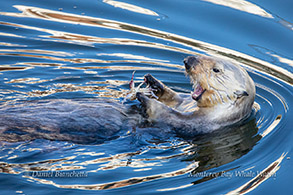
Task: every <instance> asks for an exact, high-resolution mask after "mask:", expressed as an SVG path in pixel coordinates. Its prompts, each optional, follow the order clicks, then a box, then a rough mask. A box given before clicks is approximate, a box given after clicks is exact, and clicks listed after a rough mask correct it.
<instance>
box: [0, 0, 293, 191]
mask: <svg viewBox="0 0 293 195" xmlns="http://www.w3.org/2000/svg"><path fill="white" fill-rule="evenodd" d="M85 2H87V3H88V4H86V3H79V4H77V5H75V4H74V5H73V3H72V2H70V3H68V2H62V3H60V2H59V3H58V4H57V3H56V2H55V1H53V0H52V5H51V6H49V5H47V6H46V5H42V4H40V3H37V2H34V3H30V4H29V3H28V4H20V3H19V4H17V5H12V3H8V2H6V3H5V6H4V7H3V8H2V9H1V12H0V27H1V29H2V30H1V32H0V58H1V64H0V77H1V79H0V100H1V107H2V108H3V107H5V106H6V105H13V104H16V105H17V104H18V103H19V102H21V103H24V102H25V101H30V100H36V101H39V100H45V99H87V98H93V99H102V98H107V99H112V100H115V101H117V102H119V101H122V100H123V98H124V96H125V92H126V91H127V90H128V82H129V80H130V77H131V75H132V72H133V71H136V74H135V82H136V83H140V82H141V81H142V79H143V75H144V74H146V73H151V74H153V75H154V76H155V77H156V78H158V79H159V80H161V81H163V82H164V83H165V84H166V85H167V86H170V87H171V88H172V89H174V90H175V91H178V92H186V93H190V90H191V85H190V83H189V80H188V78H186V77H185V75H184V66H183V64H182V60H183V59H184V58H185V57H186V56H188V55H193V54H204V55H211V56H216V57H221V58H226V59H227V60H231V61H233V62H235V63H239V64H240V65H241V66H243V67H244V68H246V70H247V71H248V72H249V74H250V76H251V77H252V78H253V80H254V81H255V83H256V93H257V95H256V99H255V110H254V112H253V114H252V116H251V117H250V118H249V119H248V120H247V121H246V123H245V124H243V125H240V126H236V127H231V128H225V129H222V130H220V131H216V132H213V133H211V134H207V135H202V136H198V137H194V138H192V139H191V138H188V139H186V138H183V137H178V136H176V135H174V134H172V132H170V131H167V130H166V127H154V128H149V127H137V129H124V131H123V132H121V133H120V134H119V135H117V137H115V138H113V139H111V140H104V141H103V142H99V144H96V143H93V142H91V143H78V144H76V143H75V142H73V143H72V142H70V141H60V140H58V139H52V137H54V136H52V135H50V139H49V138H48V139H35V140H30V141H23V142H10V141H9V140H8V141H7V142H6V141H3V142H1V146H2V147H1V149H0V172H1V174H0V180H1V184H0V186H1V188H3V189H4V188H5V187H6V186H8V185H9V186H11V185H12V184H13V185H14V186H15V188H13V189H12V190H11V189H8V190H7V191H5V190H3V192H4V193H6V194H7V193H12V192H13V193H15V192H16V193H22V194H30V193H31V194H38V193H41V192H43V191H44V190H50V191H52V192H53V193H62V192H70V193H80V192H81V191H80V190H83V191H82V193H98V192H102V193H109V194H111V193H130V194H131V193H132V194H140V193H144V194H146V193H162V192H166V193H169V192H176V193H177V192H180V193H185V194H186V193H195V192H196V193H198V194H207V193H208V194H211V193H212V194H226V193H227V194H235V193H236V194H245V193H248V192H251V191H254V192H256V193H263V192H268V191H270V190H272V189H270V186H269V185H281V186H282V185H283V188H282V189H283V191H282V189H281V190H280V191H281V192H285V190H287V189H288V188H289V186H288V185H287V183H286V182H285V181H287V180H290V178H289V176H288V173H287V172H288V170H290V166H289V164H290V157H291V155H292V144H291V143H292V136H293V134H292V132H291V129H292V125H293V123H292V118H293V114H292V111H290V109H292V106H293V102H292V95H293V90H292V84H293V74H292V61H293V60H292V59H290V58H289V57H288V53H289V50H290V46H287V45H286V46H285V44H282V43H283V42H282V41H284V42H289V41H290V40H292V39H290V36H291V34H290V33H292V28H291V27H290V23H289V22H287V21H286V20H285V19H284V18H281V17H279V16H278V15H277V14H274V13H273V12H271V11H269V10H266V9H265V7H264V6H258V5H256V4H253V3H252V2H247V1H245V0H242V1H239V2H236V1H225V2H224V1H212V0H204V1H198V2H184V3H182V4H181V5H180V6H182V11H181V10H180V14H179V15H178V14H177V13H176V14H175V12H177V10H178V8H177V6H178V5H177V3H174V2H175V1H170V4H168V6H167V7H164V6H162V5H161V6H158V5H159V4H160V3H158V2H154V3H153V4H150V3H148V2H146V1H145V2H134V1H126V2H120V1H112V0H103V1H102V0H100V1H97V2H95V3H96V4H94V3H93V2H89V1H85ZM215 6H216V7H215ZM221 6H222V7H221ZM191 8H192V9H195V11H193V10H191ZM251 8H253V9H251ZM226 9H227V10H228V11H227V10H226ZM175 10H176V11H175ZM224 12H225V14H224ZM235 12H237V14H236V13H235ZM193 14H199V15H196V16H198V17H194V15H193ZM213 14H216V15H218V16H219V15H221V18H223V20H222V19H221V20H219V21H218V20H216V19H215V18H217V17H215V18H213ZM226 14H227V15H226ZM199 16H202V17H203V18H201V19H199V18H200V17H199ZM226 16H227V17H226ZM228 16H229V17H228ZM224 18H226V19H224ZM228 18H235V20H236V21H237V22H235V23H233V24H234V27H231V26H233V25H230V23H229V22H232V21H229V20H228ZM255 21H258V22H259V23H260V24H261V25H260V26H259V27H257V29H256V30H259V31H261V30H262V31H265V29H267V28H268V26H269V27H271V28H270V29H271V30H272V32H267V34H266V36H267V37H266V38H267V39H270V40H274V39H271V37H270V35H271V36H273V35H275V34H274V33H276V34H277V33H283V39H282V38H280V40H279V41H280V42H278V43H275V42H274V41H271V42H270V43H269V44H271V45H272V47H271V48H270V47H269V46H270V45H269V44H267V40H266V39H264V38H263V36H256V35H255V36H256V37H252V38H251V37H250V36H251V35H250V31H249V32H248V31H246V30H245V29H242V27H238V26H237V25H238V22H239V23H242V24H243V25H244V24H248V25H251V26H253V27H255V26H257V25H256V24H255V23H254V22H255ZM190 23H192V25H190ZM280 24H281V25H280ZM217 25H220V27H218V26H217ZM267 25H268V26H267ZM227 26H228V27H229V28H232V30H231V29H228V30H227V29H225V27H226V28H227ZM284 27H285V28H284ZM210 29H212V30H210ZM213 30H215V32H212V31H213ZM233 30H234V31H233ZM231 32H233V33H232V34H230V33H231ZM222 33H223V34H222ZM225 33H226V34H225ZM270 33H272V34H270ZM235 34H237V36H236V35H235ZM288 34H290V36H289V35H288ZM232 35H233V36H232ZM217 36H219V37H217ZM229 36H230V37H229ZM215 37H216V38H217V39H219V40H221V39H223V40H222V41H219V42H218V41H216V40H215ZM226 37H228V38H226ZM230 38H231V41H229V40H230ZM233 41H234V42H235V44H236V45H234V43H232V42H233ZM241 42H244V43H245V45H241ZM280 45H281V46H280ZM277 46H279V47H280V48H278V47H277ZM133 104H134V106H135V105H137V102H134V103H133ZM36 120H38V119H36ZM0 129H1V127H0ZM92 139H93V138H90V139H89V140H92ZM291 170H292V169H291ZM291 178H292V177H291ZM275 180H276V183H277V184H274V183H273V182H274V181H275ZM16 181H17V182H16ZM15 183H17V184H15ZM23 183H25V185H23ZM280 183H281V184H280ZM274 192H275V191H274Z"/></svg>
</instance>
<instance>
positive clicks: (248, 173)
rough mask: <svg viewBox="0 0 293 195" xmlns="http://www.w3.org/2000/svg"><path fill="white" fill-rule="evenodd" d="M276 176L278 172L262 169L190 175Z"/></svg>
mask: <svg viewBox="0 0 293 195" xmlns="http://www.w3.org/2000/svg"><path fill="white" fill-rule="evenodd" d="M256 176H258V177H276V173H275V172H274V173H268V172H260V171H234V172H225V171H223V172H200V173H195V174H190V175H189V177H212V178H213V177H227V178H232V177H256Z"/></svg>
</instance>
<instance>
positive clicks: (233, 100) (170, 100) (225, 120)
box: [136, 56, 255, 133]
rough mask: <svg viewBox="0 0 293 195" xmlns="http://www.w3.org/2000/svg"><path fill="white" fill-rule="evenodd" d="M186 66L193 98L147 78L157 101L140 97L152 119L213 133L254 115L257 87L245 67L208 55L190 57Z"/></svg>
mask: <svg viewBox="0 0 293 195" xmlns="http://www.w3.org/2000/svg"><path fill="white" fill-rule="evenodd" d="M184 64H185V70H186V74H187V75H188V76H189V77H190V78H191V82H192V84H193V88H194V91H193V92H192V94H191V95H190V94H180V93H176V92H175V91H173V90H171V89H170V88H168V87H167V86H165V85H164V84H163V83H162V82H160V81H158V80H157V79H155V78H154V77H153V76H152V75H150V74H147V75H146V76H145V77H144V79H145V83H146V84H147V85H148V88H149V89H150V91H153V93H154V94H155V97H156V98H150V97H151V96H150V97H147V96H146V95H145V94H143V93H137V95H136V96H137V99H138V100H139V101H140V102H141V104H142V105H143V107H144V108H145V112H146V113H147V115H148V117H149V120H151V121H160V122H163V123H166V124H169V125H171V126H172V127H174V128H176V129H180V131H187V133H191V131H196V132H210V131H213V130H215V129H218V128H220V127H223V126H227V125H231V124H235V123H237V122H239V121H241V120H243V119H245V118H247V117H248V116H249V115H250V113H251V111H252V106H253V103H254V98H255V85H254V82H253V80H252V79H251V78H250V76H249V75H248V73H247V72H246V70H245V69H244V68H242V67H241V66H239V65H237V64H233V63H232V62H229V61H225V60H222V59H217V58H213V57H207V56H190V57H187V58H185V59H184ZM185 133H186V132H185Z"/></svg>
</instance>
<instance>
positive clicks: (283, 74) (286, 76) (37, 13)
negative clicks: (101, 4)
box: [0, 5, 293, 84]
mask: <svg viewBox="0 0 293 195" xmlns="http://www.w3.org/2000/svg"><path fill="white" fill-rule="evenodd" d="M14 7H15V8H17V9H19V10H20V11H22V13H8V12H0V14H1V15H5V16H13V17H31V18H39V19H44V20H50V21H57V22H66V23H71V24H80V25H89V26H96V27H103V28H109V29H118V30H123V31H129V32H135V33H139V34H143V35H148V36H152V37H156V38H160V39H164V40H170V41H172V42H176V43H180V44H182V45H187V46H189V47H191V48H193V49H196V50H199V51H205V52H206V53H209V54H213V55H216V54H220V56H221V57H223V56H228V57H229V58H230V59H233V60H236V62H241V63H244V64H246V65H248V66H250V67H251V68H255V69H258V70H261V71H262V72H267V73H268V74H272V75H274V76H276V77H277V78H280V79H282V80H285V81H287V82H289V83H290V84H293V75H292V73H291V72H289V71H287V70H285V69H283V68H281V67H278V66H275V65H273V64H270V63H267V62H264V61H262V60H259V59H256V58H253V57H251V56H248V55H245V54H241V53H239V52H236V51H233V50H230V49H226V48H221V47H219V46H215V45H211V44H208V43H204V42H201V41H198V40H193V39H190V38H187V37H182V36H178V35H175V34H171V33H167V32H163V31H159V30H154V29H149V28H146V27H142V26H137V25H133V24H127V23H122V22H117V21H112V20H106V19H102V18H93V17H87V16H80V15H75V14H69V13H64V12H57V11H52V10H47V9H42V8H37V7H28V6H21V5H16V6H14ZM167 49H168V48H167ZM176 50H177V51H181V50H180V49H179V50H178V49H176ZM185 53H189V54H195V53H193V52H185ZM85 61H86V60H85ZM85 61H84V62H85Z"/></svg>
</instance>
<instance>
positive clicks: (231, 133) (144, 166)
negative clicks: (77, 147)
mask: <svg viewBox="0 0 293 195" xmlns="http://www.w3.org/2000/svg"><path fill="white" fill-rule="evenodd" d="M223 132H224V133H223ZM257 133H258V128H257V127H256V123H255V120H250V121H249V122H248V123H246V124H245V125H242V126H236V127H231V128H227V129H225V130H221V132H220V131H219V132H215V133H212V134H209V135H202V136H200V137H196V138H195V139H193V140H190V141H188V140H186V141H182V142H179V143H178V144H177V145H172V146H171V147H161V146H159V145H158V146H156V145H154V146H150V147H147V148H145V149H144V150H140V151H136V152H131V153H120V154H116V155H114V156H110V157H100V156H104V155H105V154H104V153H88V152H83V151H80V152H75V153H74V154H75V156H68V157H66V158H62V159H53V160H47V161H40V162H33V163H24V164H23V163H21V164H15V163H12V164H10V163H3V164H2V165H1V168H2V172H4V173H10V174H24V176H23V177H25V178H28V179H30V180H32V181H36V182H40V183H42V184H48V185H54V186H56V187H59V188H69V189H70V188H71V189H87V190H105V189H113V188H120V187H125V186H129V185H134V184H138V183H142V182H149V181H153V180H159V179H163V178H170V177H177V176H180V175H186V174H191V177H192V175H193V174H196V173H198V172H204V171H207V170H210V169H213V168H215V167H219V166H221V165H224V164H227V163H229V162H232V161H234V160H235V159H238V158H240V157H241V156H243V155H245V154H246V153H248V152H249V151H250V150H252V148H253V147H254V145H255V144H256V143H257V142H258V141H259V140H260V138H261V136H260V135H258V134H257ZM129 136H133V135H129ZM177 148H178V149H179V148H181V149H180V150H178V149H177ZM174 149H175V150H178V152H179V153H177V154H176V155H170V156H155V157H153V158H143V157H142V156H144V155H147V153H152V152H153V151H155V150H158V151H160V150H161V151H164V150H169V151H170V150H174ZM86 155H90V156H91V157H93V158H92V159H91V160H88V161H84V160H82V161H81V160H80V158H79V157H80V156H86ZM179 157H180V158H181V159H182V160H181V161H182V162H185V163H184V164H186V167H185V168H182V169H178V170H175V171H171V172H166V171H164V164H165V163H166V162H168V160H170V159H177V158H179ZM44 165H45V166H44ZM92 165H95V166H94V167H95V169H92V170H89V168H90V167H92V168H94V167H93V166H92ZM156 166H159V167H162V168H161V169H162V170H161V172H162V173H160V174H155V175H147V176H143V177H131V178H128V179H124V180H120V181H115V182H110V183H103V184H100V183H99V184H92V185H82V184H75V185H64V184H58V183H56V182H54V178H49V179H44V178H42V176H41V175H42V174H39V177H36V174H35V176H34V173H33V172H34V171H44V173H43V175H44V174H45V173H46V172H48V171H51V172H54V171H70V170H84V169H87V170H88V173H94V172H100V171H110V170H114V169H118V168H120V169H121V168H127V167H129V168H132V169H134V170H133V171H135V172H137V171H139V172H141V171H148V170H149V169H148V168H149V167H156ZM210 179H213V178H202V179H199V180H198V181H195V182H192V183H193V184H198V183H201V182H203V181H207V180H210ZM166 190H168V189H164V190H163V189H161V190H159V191H166Z"/></svg>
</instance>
